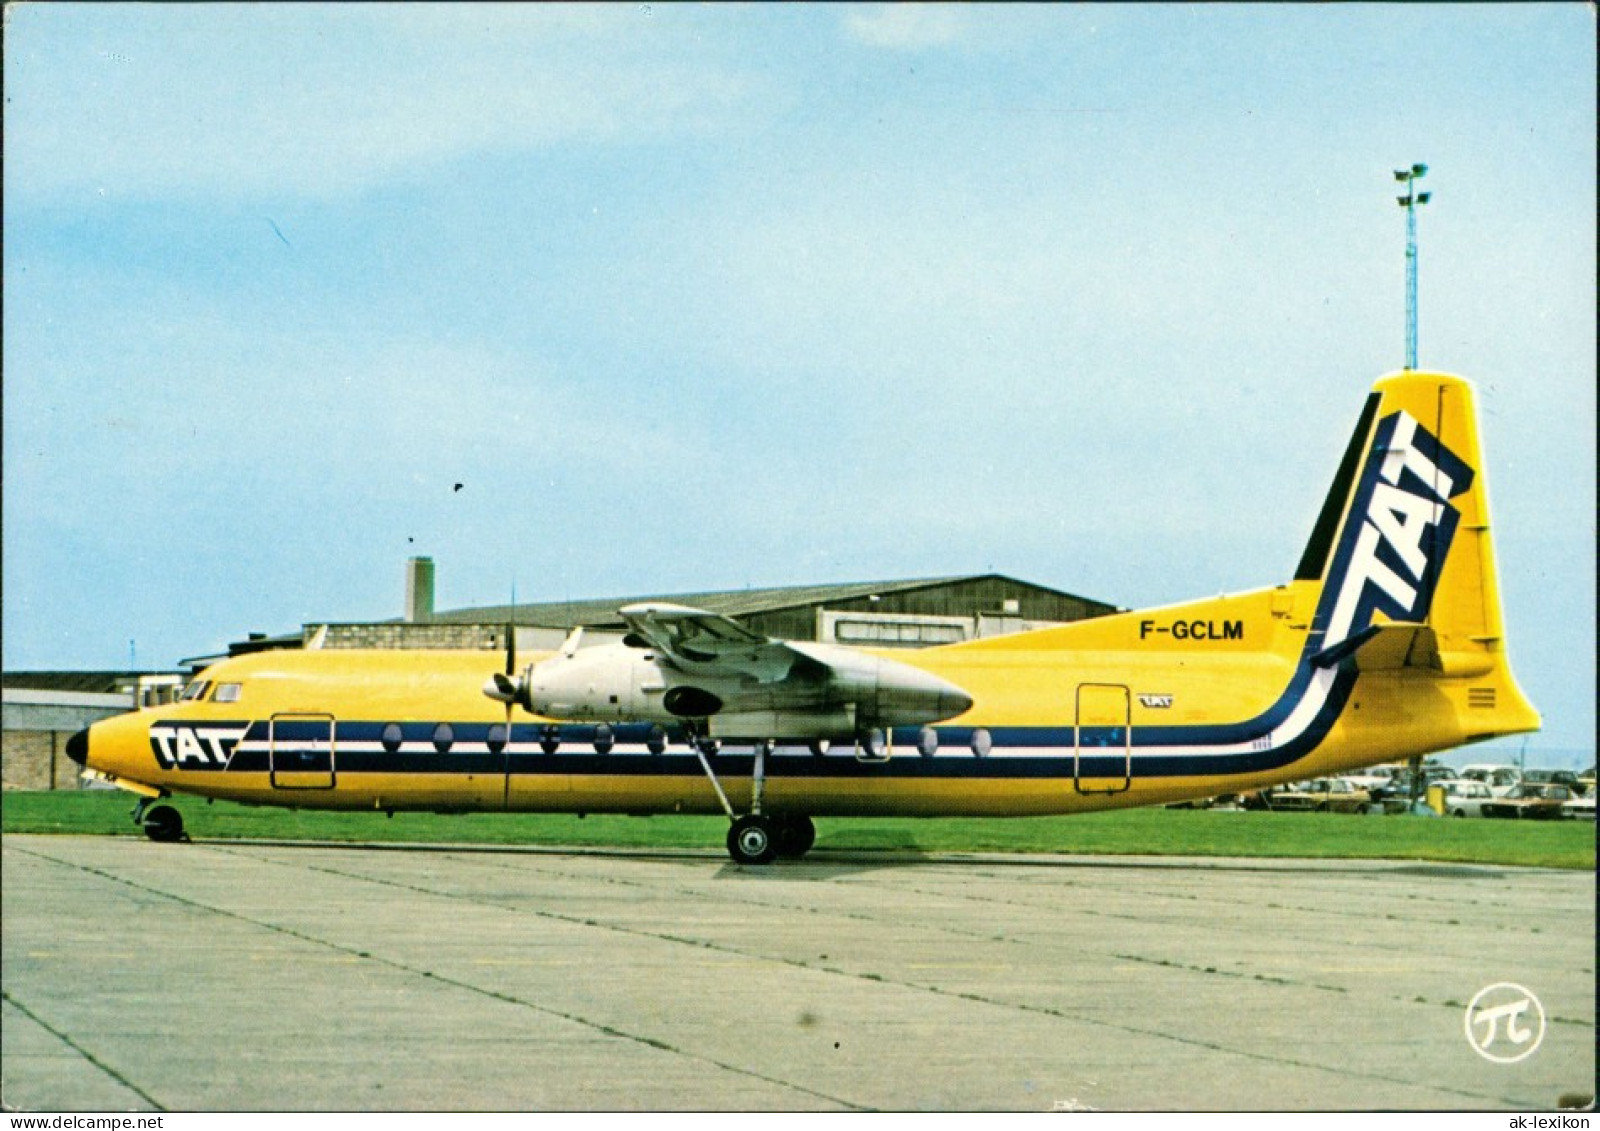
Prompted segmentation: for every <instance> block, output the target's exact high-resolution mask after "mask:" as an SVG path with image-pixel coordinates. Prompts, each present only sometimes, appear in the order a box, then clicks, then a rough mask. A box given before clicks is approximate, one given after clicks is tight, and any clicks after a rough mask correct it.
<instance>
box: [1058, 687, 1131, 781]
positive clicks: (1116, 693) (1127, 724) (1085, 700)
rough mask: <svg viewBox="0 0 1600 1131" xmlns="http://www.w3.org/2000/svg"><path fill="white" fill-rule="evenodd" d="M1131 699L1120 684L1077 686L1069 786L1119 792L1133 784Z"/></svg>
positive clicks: (1126, 690)
mask: <svg viewBox="0 0 1600 1131" xmlns="http://www.w3.org/2000/svg"><path fill="white" fill-rule="evenodd" d="M1132 699H1133V697H1132V696H1131V695H1130V694H1129V692H1128V689H1127V688H1126V687H1124V686H1122V685H1120V684H1111V683H1080V684H1079V685H1078V695H1077V720H1078V721H1077V726H1076V727H1074V729H1073V735H1074V739H1073V752H1072V786H1073V788H1074V789H1076V790H1077V791H1078V792H1079V793H1121V792H1122V791H1123V790H1125V789H1127V788H1128V787H1129V786H1130V785H1132V784H1133V725H1132V710H1133V702H1132Z"/></svg>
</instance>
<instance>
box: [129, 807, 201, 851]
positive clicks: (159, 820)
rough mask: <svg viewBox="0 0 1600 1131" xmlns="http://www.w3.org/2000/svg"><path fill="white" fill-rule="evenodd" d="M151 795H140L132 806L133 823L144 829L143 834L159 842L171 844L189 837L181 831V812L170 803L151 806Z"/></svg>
mask: <svg viewBox="0 0 1600 1131" xmlns="http://www.w3.org/2000/svg"><path fill="white" fill-rule="evenodd" d="M154 800H155V798H153V797H141V798H140V799H139V803H138V804H137V805H135V806H134V807H133V823H134V824H136V825H138V826H139V827H140V828H142V829H144V835H145V836H147V837H149V838H150V839H151V840H153V841H156V842H158V843H161V844H173V843H176V842H177V841H180V840H188V839H189V838H188V837H187V836H185V835H184V832H183V814H182V813H180V812H178V811H177V810H176V809H174V808H173V807H172V806H170V805H156V806H151V804H150V803H151V802H152V801H154Z"/></svg>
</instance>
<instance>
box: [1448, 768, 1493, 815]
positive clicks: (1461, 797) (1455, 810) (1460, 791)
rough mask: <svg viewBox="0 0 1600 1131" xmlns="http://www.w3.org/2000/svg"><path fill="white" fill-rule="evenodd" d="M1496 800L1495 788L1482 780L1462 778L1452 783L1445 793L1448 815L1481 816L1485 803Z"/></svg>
mask: <svg viewBox="0 0 1600 1131" xmlns="http://www.w3.org/2000/svg"><path fill="white" fill-rule="evenodd" d="M1493 800H1494V790H1492V789H1490V788H1489V786H1488V784H1487V783H1485V782H1481V781H1471V780H1468V779H1466V778H1462V779H1461V780H1459V781H1453V782H1451V783H1450V785H1449V788H1447V789H1446V790H1445V794H1444V815H1445V816H1446V817H1481V816H1483V803H1484V802H1485V801H1493Z"/></svg>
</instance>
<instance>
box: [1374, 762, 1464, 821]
mask: <svg viewBox="0 0 1600 1131" xmlns="http://www.w3.org/2000/svg"><path fill="white" fill-rule="evenodd" d="M1412 780H1413V779H1412V775H1411V771H1409V770H1405V771H1402V772H1400V773H1398V774H1396V775H1395V779H1394V784H1393V785H1392V786H1391V787H1390V788H1389V789H1386V790H1383V791H1381V792H1380V793H1379V794H1378V795H1377V800H1378V801H1380V802H1382V804H1383V811H1384V812H1385V813H1403V812H1405V811H1406V809H1407V807H1409V806H1410V804H1411V799H1412ZM1462 780H1463V779H1462V778H1458V777H1456V776H1455V773H1454V771H1452V770H1449V769H1446V768H1445V767H1443V766H1430V767H1428V768H1426V769H1424V770H1423V771H1422V777H1421V778H1420V779H1419V780H1418V784H1417V786H1416V794H1415V796H1416V800H1417V803H1418V804H1421V803H1423V802H1425V801H1427V800H1428V789H1429V788H1430V787H1432V786H1436V785H1442V786H1444V788H1445V789H1447V790H1448V789H1450V788H1451V787H1452V786H1454V785H1456V784H1457V783H1459V782H1461V781H1462Z"/></svg>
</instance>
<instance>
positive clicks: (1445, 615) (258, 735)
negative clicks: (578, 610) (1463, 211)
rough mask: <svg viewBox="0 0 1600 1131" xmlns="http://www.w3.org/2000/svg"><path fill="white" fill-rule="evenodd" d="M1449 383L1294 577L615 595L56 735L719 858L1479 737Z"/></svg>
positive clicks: (1127, 801) (1207, 784)
mask: <svg viewBox="0 0 1600 1131" xmlns="http://www.w3.org/2000/svg"><path fill="white" fill-rule="evenodd" d="M1472 395H1473V394H1472V387H1471V385H1470V384H1469V383H1468V382H1466V381H1464V380H1462V379H1460V378H1457V377H1450V376H1445V375H1441V374H1431V373H1417V372H1405V373H1401V374H1395V375H1391V376H1389V377H1386V378H1384V379H1383V380H1381V381H1379V382H1378V383H1377V385H1376V386H1375V387H1374V389H1373V391H1372V393H1371V395H1370V396H1369V397H1368V399H1367V402H1366V405H1365V408H1364V409H1363V411H1362V413H1361V417H1360V420H1359V422H1358V424H1357V426H1356V430H1355V434H1354V436H1353V437H1352V438H1351V441H1350V444H1349V447H1348V449H1347V450H1346V452H1345V455H1344V458H1343V460H1342V461H1341V463H1340V466H1339V469H1338V474H1337V477H1336V478H1335V480H1334V483H1333V487H1332V489H1331V491H1330V492H1329V494H1328V497H1327V501H1326V503H1325V504H1324V505H1323V509H1322V512H1321V514H1320V516H1319V518H1318V519H1317V522H1316V525H1315V527H1314V529H1313V531H1312V534H1311V538H1310V541H1309V543H1308V545H1307V546H1306V549H1305V552H1304V554H1303V556H1302V557H1301V560H1300V564H1299V568H1298V569H1297V570H1296V571H1295V575H1294V579H1293V580H1292V581H1289V582H1287V583H1286V584H1283V585H1279V586H1277V587H1275V588H1270V589H1261V590H1257V591H1254V592H1248V593H1241V594H1236V595H1228V596H1221V597H1216V598H1212V599H1208V600H1201V601H1196V602H1193V603H1189V604H1181V605H1170V606H1166V607H1163V608H1157V609H1149V610H1143V611H1137V612H1128V613H1120V614H1117V615H1114V616H1107V617H1102V618H1097V619H1094V620H1087V621H1080V622H1077V623H1074V624H1069V625H1063V626H1060V627H1056V628H1046V629H1040V630H1037V631H1032V632H1021V633H1017V634H1014V635H1009V636H1001V637H993V638H988V639H980V640H974V641H968V642H965V643H960V644H950V645H945V646H942V647H934V648H926V649H922V650H919V651H915V652H910V653H906V652H897V653H895V654H893V655H892V656H891V655H887V654H884V653H882V652H873V651H870V650H865V649H850V648H844V647H838V646H828V645H820V644H809V643H798V642H784V641H777V640H771V639H768V638H766V637H763V636H760V635H758V634H756V633H752V632H750V631H749V630H748V629H746V628H744V627H743V626H741V625H739V624H737V623H735V622H734V621H731V620H728V619H726V618H723V617H719V616H714V615H712V614H709V613H703V612H700V611H698V610H694V609H687V608H682V607H679V606H673V605H660V604H652V605H638V606H630V607H629V608H627V609H624V610H623V614H624V616H625V618H626V620H627V621H628V623H629V626H630V628H631V630H632V631H631V632H630V633H629V634H628V636H627V638H626V639H625V640H624V641H623V642H621V643H616V644H608V645H601V646H597V647H592V648H585V647H582V640H581V630H580V631H579V632H578V633H575V634H574V636H573V638H571V639H569V641H568V643H567V645H566V646H565V647H563V648H562V649H561V650H559V651H558V652H555V653H549V654H542V655H540V656H537V657H535V658H534V659H533V661H532V662H530V663H528V664H527V665H526V667H524V668H523V669H522V670H520V671H519V670H518V669H517V663H516V659H515V657H514V656H513V655H510V654H508V655H507V656H506V657H505V661H504V664H503V666H502V664H501V663H500V662H499V661H498V658H497V657H496V656H495V655H494V654H493V653H486V652H482V651H477V652H440V651H392V650H383V651H379V650H373V651H335V650H328V651H315V650H313V651H277V652H263V653H257V654H254V655H246V656H240V657H237V658H232V659H228V660H223V661H221V662H219V663H216V664H214V665H212V666H211V667H209V668H207V669H205V671H203V672H201V673H200V675H199V676H198V677H197V679H196V680H195V681H194V682H193V683H192V684H190V685H189V687H188V688H186V689H185V691H184V694H183V696H182V698H181V699H180V701H178V702H177V703H174V704H171V705H168V706H163V707H156V708H152V709H148V710H142V711H137V712H134V713H131V714H128V715H123V716H118V717H116V718H112V719H108V720H105V721H103V722H100V723H96V724H95V725H94V726H92V727H90V728H89V729H88V730H86V731H83V732H80V733H79V734H77V735H74V736H73V738H72V739H71V740H70V741H69V743H68V747H67V750H68V753H69V754H70V755H71V756H72V757H73V758H74V759H75V760H77V761H78V762H79V763H80V764H82V765H84V766H85V773H86V774H89V775H92V776H97V777H99V778H102V779H104V780H107V781H110V782H112V783H114V784H116V785H118V786H121V787H123V788H125V789H128V790H131V791H133V792H134V793H137V794H140V795H141V800H140V802H139V805H138V807H137V808H136V810H135V819H136V820H138V821H140V822H141V823H142V824H143V826H144V829H145V832H146V833H147V834H148V835H149V836H150V837H152V838H153V839H156V840H175V839H179V838H181V836H182V833H183V823H182V818H181V816H180V815H179V814H178V812H177V810H176V809H174V808H173V807H172V806H170V805H164V804H162V805H154V806H153V807H151V803H152V802H153V801H155V800H156V799H158V798H166V797H169V796H171V795H173V794H180V793H182V794H195V795H199V796H203V797H214V798H218V797H219V798H225V799H228V800H233V801H241V802H246V803H252V804H263V805H282V806H291V807H300V808H319V809H368V810H377V811H386V812H394V811H396V810H435V811H450V812H467V811H474V812H476V811H483V812H527V811H557V812H580V813H582V812H618V813H716V812H718V811H721V812H724V813H726V814H727V816H728V818H729V821H730V828H729V832H728V840H727V844H728V851H729V852H730V854H731V855H732V857H733V858H734V860H736V861H738V862H740V863H747V864H764V863H768V862H770V861H772V860H773V859H774V858H775V857H779V856H783V857H791V858H793V857H799V856H802V855H804V853H805V852H806V851H807V850H808V849H809V848H810V847H811V845H812V843H813V841H814V840H815V835H816V833H815V826H814V825H813V823H812V818H813V817H817V816H864V815H911V816H935V815H960V816H1023V815H1034V814H1048V813H1075V812H1087V811H1091V810H1098V809H1112V808H1123V807H1130V806H1135V805H1150V804H1161V803H1165V802H1171V801H1178V800H1183V799H1189V798H1203V797H1211V796H1215V795H1217V794H1222V793H1237V792H1244V791H1249V790H1255V789H1260V788H1262V787H1266V786H1271V785H1275V784H1279V783H1282V782H1288V781H1295V780H1299V779H1304V778H1312V777H1319V776H1326V775H1329V774H1335V773H1338V772H1340V771H1345V770H1352V769H1355V768H1358V767H1362V766H1369V765H1372V764H1375V763H1379V762H1390V761H1396V760H1400V759H1406V758H1413V757H1419V756H1421V755H1424V754H1427V753H1430V752H1433V751H1438V750H1445V749H1449V748H1452V747H1456V746H1460V745H1463V744H1465V743H1471V742H1478V741H1482V740H1485V739H1490V738H1496V737H1499V736H1502V735H1509V734H1517V733H1521V732H1525V731H1530V730H1536V729H1537V728H1538V726H1539V716H1538V714H1537V712H1536V711H1535V710H1534V709H1533V707H1532V706H1531V705H1530V704H1529V702H1528V700H1527V699H1526V698H1525V697H1524V695H1523V693H1522V691H1521V690H1520V688H1519V687H1518V686H1517V683H1516V680H1515V678H1514V677H1513V675H1512V673H1511V669H1510V666H1509V663H1508V661H1507V658H1506V652H1505V638H1504V629H1503V627H1502V625H1501V614H1500V596H1499V587H1498V584H1497V581H1496V574H1495V564H1494V553H1493V547H1492V544H1491V539H1490V528H1489V509H1488V502H1487V494H1486V490H1485V486H1484V470H1483V464H1482V458H1481V454H1480V446H1479V441H1478V430H1477V423H1476V414H1475V411H1474V408H1473V404H1472Z"/></svg>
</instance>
